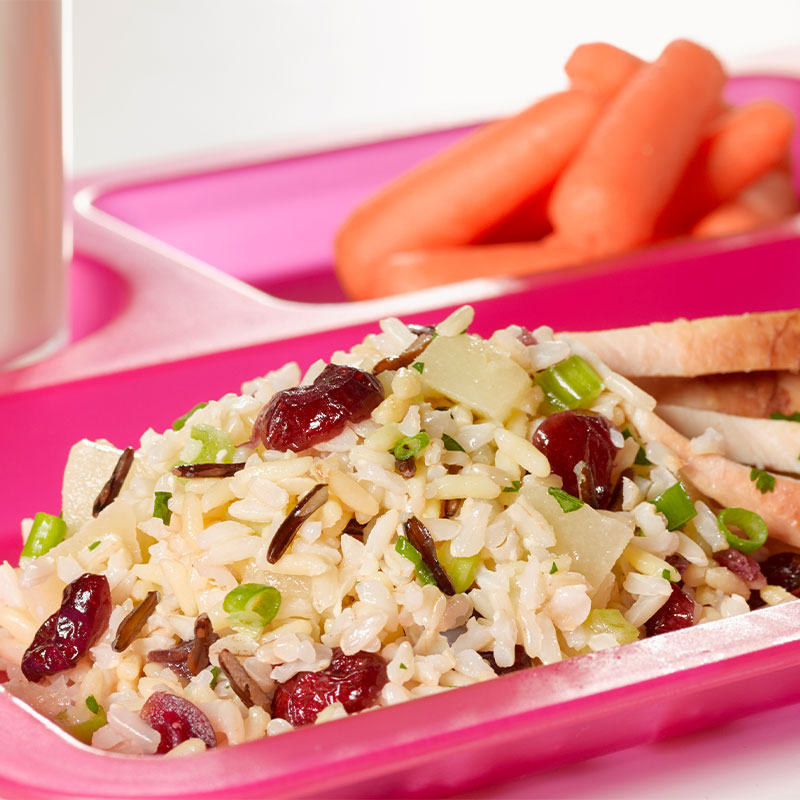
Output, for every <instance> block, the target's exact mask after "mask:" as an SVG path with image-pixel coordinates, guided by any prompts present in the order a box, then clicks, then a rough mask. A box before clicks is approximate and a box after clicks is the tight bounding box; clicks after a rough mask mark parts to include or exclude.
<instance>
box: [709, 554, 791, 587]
mask: <svg viewBox="0 0 800 800" xmlns="http://www.w3.org/2000/svg"><path fill="white" fill-rule="evenodd" d="M714 558H717V556H714ZM761 572H762V573H763V574H764V577H765V578H766V579H767V583H768V584H769V585H770V586H782V587H783V588H784V589H786V591H787V592H794V591H796V590H797V589H800V553H775V555H772V556H770V557H769V558H768V559H767V560H766V561H764V562H763V563H762V564H761Z"/></svg>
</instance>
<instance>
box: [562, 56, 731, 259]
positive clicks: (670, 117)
mask: <svg viewBox="0 0 800 800" xmlns="http://www.w3.org/2000/svg"><path fill="white" fill-rule="evenodd" d="M724 82H725V75H724V73H723V71H722V67H721V66H720V64H719V62H718V61H717V59H716V58H715V57H714V56H713V55H712V54H711V53H710V52H709V51H708V50H705V49H704V48H702V47H700V46H698V45H696V44H693V43H692V42H687V41H683V40H678V41H676V42H672V43H671V44H670V45H668V46H667V47H666V48H665V50H664V52H663V53H662V54H661V56H660V57H659V58H658V59H657V60H656V61H655V62H653V63H652V64H645V65H644V66H643V67H641V68H640V69H639V70H638V72H637V73H636V74H635V75H634V76H633V77H632V78H631V79H630V81H628V83H627V84H626V85H625V86H624V87H623V88H622V89H621V90H620V92H619V94H617V96H616V97H615V98H614V99H613V100H612V101H611V103H610V104H609V106H608V109H607V111H606V113H605V114H604V115H603V117H602V118H601V119H600V121H599V122H598V123H597V125H596V126H595V128H594V130H593V131H592V133H591V134H590V135H589V137H588V139H587V140H586V142H585V144H584V145H583V147H582V148H581V150H580V151H579V152H578V154H577V155H576V156H575V158H574V159H573V161H572V163H571V164H570V165H569V166H568V167H567V168H566V170H565V171H564V173H563V174H562V176H561V177H560V178H559V180H558V181H557V182H556V186H555V189H554V190H553V195H552V198H551V200H550V205H549V214H550V220H551V222H552V223H553V227H554V229H555V231H556V232H557V233H559V234H560V235H561V236H563V237H564V238H566V239H567V240H568V241H570V242H571V243H572V244H574V245H575V246H576V247H578V248H579V249H582V250H584V251H585V252H587V253H590V254H592V255H597V256H601V255H610V254H613V253H620V252H624V251H625V250H629V249H632V248H634V247H637V246H639V245H642V244H644V243H646V242H647V241H648V240H649V239H650V238H651V236H652V234H653V230H654V226H655V223H656V220H657V218H658V215H659V213H660V212H661V211H662V210H663V208H664V206H665V205H666V204H667V202H668V200H669V198H670V196H671V195H672V193H673V192H674V191H675V187H676V186H677V185H678V182H679V180H680V178H681V175H682V174H683V172H684V170H685V169H686V166H687V164H688V163H689V160H690V158H691V157H692V154H693V153H694V151H695V150H696V148H697V145H698V143H699V141H700V138H701V136H702V133H703V130H704V128H705V127H706V125H707V124H708V121H709V119H710V116H711V114H712V113H713V111H714V109H715V108H716V107H717V104H718V98H719V94H720V91H721V89H722V86H723V84H724Z"/></svg>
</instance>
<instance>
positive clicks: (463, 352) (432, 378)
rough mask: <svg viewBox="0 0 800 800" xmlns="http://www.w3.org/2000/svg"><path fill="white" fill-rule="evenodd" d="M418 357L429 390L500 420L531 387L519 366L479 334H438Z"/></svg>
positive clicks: (504, 417) (505, 416) (507, 414)
mask: <svg viewBox="0 0 800 800" xmlns="http://www.w3.org/2000/svg"><path fill="white" fill-rule="evenodd" d="M421 360H422V361H423V363H424V364H425V367H424V369H423V371H422V380H423V381H424V382H425V383H426V384H427V385H428V386H429V387H430V388H431V389H433V390H434V391H437V392H439V393H440V394H443V395H444V396H445V397H449V398H450V399H451V400H455V401H457V402H459V403H463V405H465V406H467V407H468V408H470V409H472V410H473V411H476V412H478V413H479V414H480V415H481V416H484V417H488V418H489V419H496V420H498V421H500V422H502V421H503V420H505V419H506V418H507V417H508V416H509V415H510V414H511V412H512V411H513V410H514V408H515V407H516V406H517V404H518V403H519V402H521V400H522V397H523V395H524V394H525V392H526V391H527V390H528V389H529V388H530V386H531V378H530V376H529V375H528V374H527V373H526V372H525V370H524V369H522V367H520V366H519V365H518V364H516V363H515V362H514V361H512V360H511V358H509V357H508V356H507V355H506V354H505V353H502V352H500V351H499V350H496V349H495V348H494V347H493V346H492V345H491V344H489V342H487V341H485V340H483V339H481V338H479V337H478V336H472V335H469V334H461V335H460V336H437V337H436V338H435V339H434V340H433V341H432V342H431V343H430V344H429V345H428V346H427V348H425V352H424V353H423V355H422V357H421Z"/></svg>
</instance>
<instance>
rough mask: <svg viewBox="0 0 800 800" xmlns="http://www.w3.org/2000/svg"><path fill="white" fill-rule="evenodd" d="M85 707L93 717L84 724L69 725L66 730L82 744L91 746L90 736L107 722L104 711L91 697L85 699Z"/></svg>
mask: <svg viewBox="0 0 800 800" xmlns="http://www.w3.org/2000/svg"><path fill="white" fill-rule="evenodd" d="M90 701H93V703H92V705H90ZM95 706H96V710H95ZM86 707H87V708H88V709H89V711H91V712H92V714H93V716H91V717H89V719H87V720H85V721H84V722H79V723H77V724H76V725H70V726H69V728H68V730H69V732H70V733H71V734H72V735H73V736H74V737H75V738H76V739H80V741H82V742H83V743H84V744H91V742H92V734H93V733H94V732H95V731H97V730H100V728H102V727H103V725H105V724H106V722H107V721H108V720H107V719H106V711H105V709H104V708H103V706H101V705H100V704H99V703H98V702H97V700H95V698H94V697H93V696H92V695H89V697H87V698H86Z"/></svg>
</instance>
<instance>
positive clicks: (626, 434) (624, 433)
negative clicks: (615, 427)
mask: <svg viewBox="0 0 800 800" xmlns="http://www.w3.org/2000/svg"><path fill="white" fill-rule="evenodd" d="M632 437H633V434H632V433H631V431H630V428H623V429H622V438H623V439H630V438H632Z"/></svg>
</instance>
